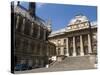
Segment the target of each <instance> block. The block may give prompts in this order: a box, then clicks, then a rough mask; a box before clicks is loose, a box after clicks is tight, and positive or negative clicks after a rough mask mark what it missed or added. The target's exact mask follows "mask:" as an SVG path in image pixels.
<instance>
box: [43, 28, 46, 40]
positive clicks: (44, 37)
mask: <svg viewBox="0 0 100 75" xmlns="http://www.w3.org/2000/svg"><path fill="white" fill-rule="evenodd" d="M43 39H44V40H45V39H46V30H45V29H44V35H43Z"/></svg>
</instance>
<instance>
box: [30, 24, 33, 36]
mask: <svg viewBox="0 0 100 75" xmlns="http://www.w3.org/2000/svg"><path fill="white" fill-rule="evenodd" d="M33 27H34V26H33V23H32V24H31V31H30V35H31V36H32V35H33Z"/></svg>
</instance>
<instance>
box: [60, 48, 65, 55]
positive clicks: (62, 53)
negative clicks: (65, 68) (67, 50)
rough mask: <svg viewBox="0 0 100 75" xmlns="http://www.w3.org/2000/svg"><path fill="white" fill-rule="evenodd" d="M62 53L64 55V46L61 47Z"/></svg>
mask: <svg viewBox="0 0 100 75" xmlns="http://www.w3.org/2000/svg"><path fill="white" fill-rule="evenodd" d="M60 55H64V49H63V47H61V53H60Z"/></svg>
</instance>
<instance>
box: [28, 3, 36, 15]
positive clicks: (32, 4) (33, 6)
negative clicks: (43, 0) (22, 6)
mask: <svg viewBox="0 0 100 75" xmlns="http://www.w3.org/2000/svg"><path fill="white" fill-rule="evenodd" d="M29 14H30V15H31V16H32V17H35V2H30V3H29Z"/></svg>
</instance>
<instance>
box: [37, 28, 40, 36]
mask: <svg viewBox="0 0 100 75" xmlns="http://www.w3.org/2000/svg"><path fill="white" fill-rule="evenodd" d="M37 38H40V26H39V27H38V35H37Z"/></svg>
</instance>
